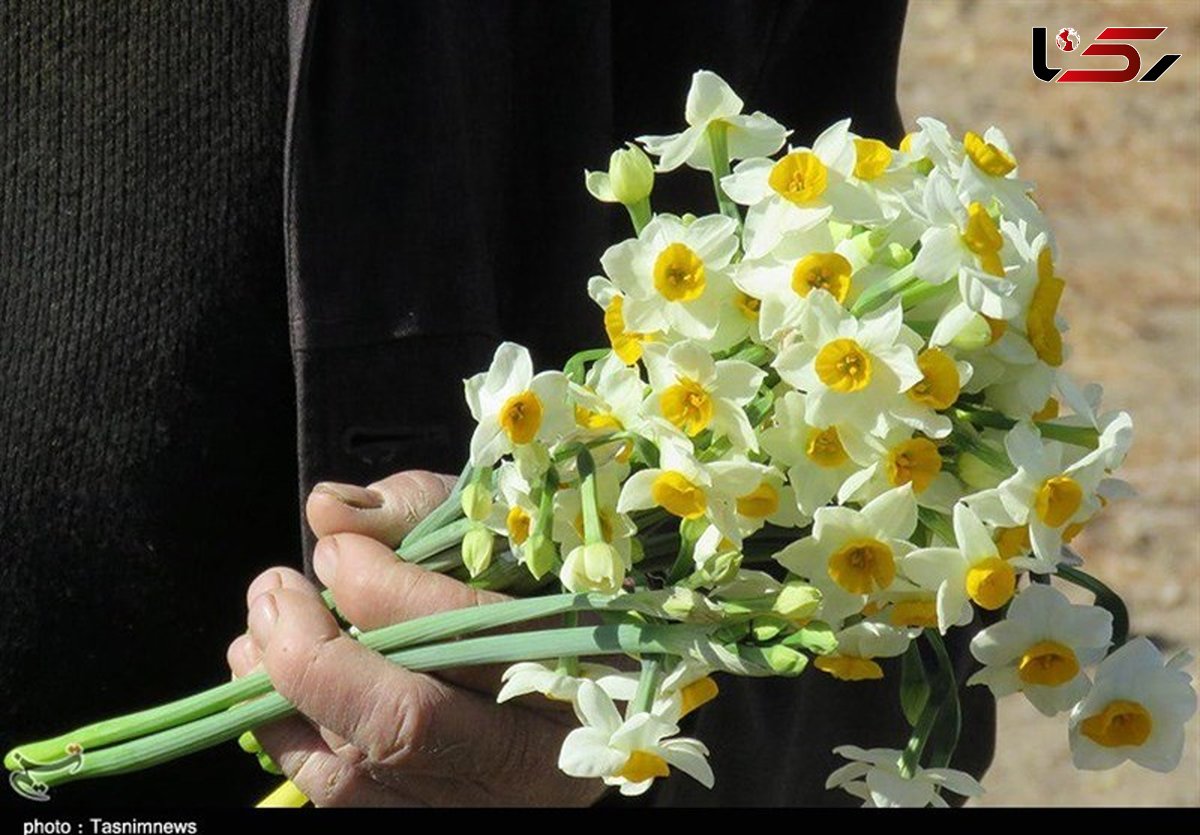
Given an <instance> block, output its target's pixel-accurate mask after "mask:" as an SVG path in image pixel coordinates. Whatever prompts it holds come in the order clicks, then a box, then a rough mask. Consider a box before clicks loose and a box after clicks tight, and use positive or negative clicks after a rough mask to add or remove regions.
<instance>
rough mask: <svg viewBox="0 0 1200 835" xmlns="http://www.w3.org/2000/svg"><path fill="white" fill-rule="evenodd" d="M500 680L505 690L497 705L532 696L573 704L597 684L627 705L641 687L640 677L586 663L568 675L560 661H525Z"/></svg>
mask: <svg viewBox="0 0 1200 835" xmlns="http://www.w3.org/2000/svg"><path fill="white" fill-rule="evenodd" d="M500 680H501V681H502V682H504V686H503V687H501V688H500V692H499V693H497V694H496V702H497V703H500V702H507V701H508V700H509V699H515V698H517V697H518V696H525V695H528V694H529V693H541V694H542V695H543V696H545V697H546V698H547V699H552V700H554V701H559V702H574V701H575V697H576V696H577V695H578V694H579V687H580V685H582V684H583V683H584V682H585V681H589V682H594V683H595V684H596V686H598V687H599V688H600V689H601V690H603V691H604V692H605V693H607V694H608V696H609V698H612V699H616V700H618V701H622V702H627V701H629V700H630V699H632V698H633V697H634V694H635V693H637V686H638V674H637V673H632V672H622V671H621V670H618V669H616V668H615V667H608V666H605V665H604V664H590V663H588V662H585V661H581V662H579V665H578V669H577V670H576V674H575V675H570V674H569V673H567V672H566V670H564V669H562V668H561V667H560V666H559V663H558V662H557V661H547V662H540V661H522V662H520V663H518V664H513V665H512V666H511V667H509V668H508V669H507V670H505V671H504V674H503V675H502V676H501V677H500Z"/></svg>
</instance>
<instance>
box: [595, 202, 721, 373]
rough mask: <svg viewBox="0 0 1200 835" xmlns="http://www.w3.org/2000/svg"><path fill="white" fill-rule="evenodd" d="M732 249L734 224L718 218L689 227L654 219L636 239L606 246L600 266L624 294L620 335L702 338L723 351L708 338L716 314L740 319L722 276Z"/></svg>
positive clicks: (671, 219)
mask: <svg viewBox="0 0 1200 835" xmlns="http://www.w3.org/2000/svg"><path fill="white" fill-rule="evenodd" d="M737 249H738V238H737V224H736V223H735V222H734V221H732V220H730V219H729V218H727V217H725V216H724V215H708V216H706V217H702V218H697V219H696V220H694V221H692V223H691V224H689V225H684V223H683V221H682V220H680V219H679V218H677V217H674V216H672V215H658V216H656V217H655V218H654V219H653V220H652V221H650V222H649V223H647V224H646V226H645V228H643V229H642V232H641V234H640V235H638V237H636V238H631V239H629V240H626V241H622V242H621V243H619V244H614V245H613V246H611V247H609V248H608V249H607V250H606V251H605V252H604V255H602V256H601V257H600V264H601V266H602V267H604V272H605V273H606V274H607V275H608V277H609V278H611V279H612V281H613V284H614V285H616V288H617V289H618V290H619V291H620V292H621V293H623V294H624V298H623V301H622V303H621V316H622V323H623V329H624V331H625V332H627V333H628V332H633V333H642V334H646V333H663V334H665V335H666V336H669V337H671V338H673V339H679V338H682V337H688V338H691V339H701V340H706V341H708V342H709V343H710V344H709V347H710V348H711V349H713V350H718V349H720V348H722V347H728V346H717V345H714V344H711V340H712V338H713V336H714V335H715V334H716V333H717V327H718V325H719V324H720V322H721V318H722V316H740V315H741V314H740V313H739V312H738V310H737V308H736V305H734V304H733V300H734V296H735V294H736V292H737V291H736V288H735V287H734V286H733V282H732V281H730V279H729V275H728V268H729V264H730V261H731V260H732V259H733V256H734V254H735V253H736V252H737ZM611 335H612V334H611V331H610V337H611ZM615 341H616V340H614V343H615Z"/></svg>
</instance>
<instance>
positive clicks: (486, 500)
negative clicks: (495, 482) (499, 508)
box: [459, 482, 492, 522]
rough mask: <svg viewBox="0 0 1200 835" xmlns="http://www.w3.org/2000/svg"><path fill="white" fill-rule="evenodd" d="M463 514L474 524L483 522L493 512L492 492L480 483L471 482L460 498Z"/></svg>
mask: <svg viewBox="0 0 1200 835" xmlns="http://www.w3.org/2000/svg"><path fill="white" fill-rule="evenodd" d="M459 498H460V500H461V501H462V509H463V513H465V514H466V515H467V518H468V519H470V520H471V521H472V522H482V521H483V520H484V519H486V518H488V516H489V515H490V514H491V512H492V491H491V490H490V489H488V488H486V487H484V486H483V485H482V484H480V483H478V482H471V483H470V484H468V485H467V486H466V487H464V488H463V491H462V494H461V495H460V496H459Z"/></svg>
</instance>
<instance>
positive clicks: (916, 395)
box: [908, 348, 959, 409]
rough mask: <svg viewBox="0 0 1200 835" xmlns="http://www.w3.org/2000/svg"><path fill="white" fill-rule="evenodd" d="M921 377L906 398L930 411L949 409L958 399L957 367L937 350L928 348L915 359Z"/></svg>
mask: <svg viewBox="0 0 1200 835" xmlns="http://www.w3.org/2000/svg"><path fill="white" fill-rule="evenodd" d="M917 367H918V368H920V369H921V373H922V374H923V375H925V376H923V377H922V378H921V380H920V382H918V383H917V384H916V385H915V386H913V387H912V388H910V389H909V390H908V396H909V397H910V398H911V399H913V400H915V401H916V402H918V403H924V404H925V405H926V406H928V407H929V408H931V409H949V408H950V407H951V406H952V405H954V401H955V400H957V399H958V391H959V381H958V366H956V365H955V364H954V360H953V359H951V358H950V356H949V355H948V354H946V353H945V352H944V351H942V350H941V349H939V348H928V349H926V350H924V351H922V352H921V354H920V355H919V356H918V357H917Z"/></svg>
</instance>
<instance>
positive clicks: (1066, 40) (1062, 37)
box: [1054, 26, 1079, 52]
mask: <svg viewBox="0 0 1200 835" xmlns="http://www.w3.org/2000/svg"><path fill="white" fill-rule="evenodd" d="M1054 42H1055V43H1056V44H1058V48H1059V49H1061V50H1062V51H1063V52H1074V51H1075V48H1076V47H1077V46H1079V33H1078V32H1076V31H1075V30H1074V29H1072V28H1071V27H1070V26H1068V27H1067V28H1066V29H1059V30H1058V34H1057V35H1055V36H1054Z"/></svg>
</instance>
